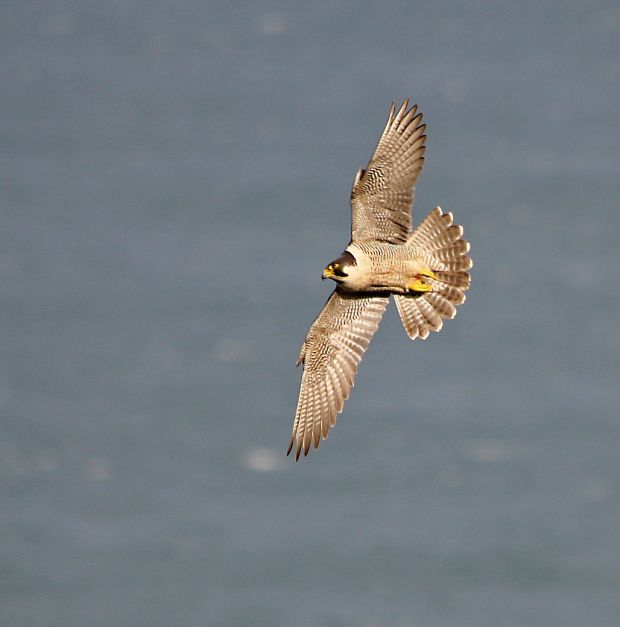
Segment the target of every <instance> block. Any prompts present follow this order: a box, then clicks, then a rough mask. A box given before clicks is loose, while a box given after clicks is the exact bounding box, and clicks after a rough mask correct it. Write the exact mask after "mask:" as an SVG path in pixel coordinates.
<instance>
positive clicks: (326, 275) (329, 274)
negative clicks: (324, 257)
mask: <svg viewBox="0 0 620 627" xmlns="http://www.w3.org/2000/svg"><path fill="white" fill-rule="evenodd" d="M333 278H334V266H332V264H331V263H330V264H329V265H328V266H327V268H325V270H323V280H325V279H333Z"/></svg>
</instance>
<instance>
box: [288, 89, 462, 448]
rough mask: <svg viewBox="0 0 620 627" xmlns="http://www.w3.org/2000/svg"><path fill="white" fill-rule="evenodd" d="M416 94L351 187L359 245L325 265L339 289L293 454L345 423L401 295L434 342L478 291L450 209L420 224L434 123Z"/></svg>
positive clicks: (307, 386) (314, 352)
mask: <svg viewBox="0 0 620 627" xmlns="http://www.w3.org/2000/svg"><path fill="white" fill-rule="evenodd" d="M408 107H409V99H408V98H407V99H405V101H404V102H403V104H402V106H401V107H400V108H399V109H398V110H396V105H395V103H392V106H391V108H390V113H389V117H388V120H387V124H386V125H385V128H384V130H383V133H382V135H381V139H379V143H378V145H377V147H376V149H375V152H374V154H373V155H372V158H371V159H370V162H369V163H368V165H367V166H366V168H362V169H360V170H358V172H357V174H356V175H355V179H354V181H353V188H352V190H351V242H350V244H349V245H348V246H347V247H346V249H345V251H344V252H343V253H342V255H340V257H338V258H337V259H336V260H334V261H332V262H331V263H330V264H329V265H328V266H327V267H326V268H325V269H324V270H323V279H331V280H332V281H334V282H335V283H336V288H335V290H334V291H333V292H332V294H331V295H330V297H329V298H328V299H327V302H326V303H325V306H324V307H323V310H322V311H321V313H320V314H319V315H318V317H317V318H316V320H315V321H314V322H313V323H312V325H311V326H310V329H309V330H308V333H307V335H306V338H305V339H304V341H303V344H302V346H301V350H300V352H299V358H298V360H297V365H300V364H303V374H302V377H301V388H300V391H299V400H298V401H297V410H296V412H295V420H294V423H293V432H292V433H291V440H290V444H289V447H288V451H287V454H290V452H291V451H292V450H293V447H295V459H299V456H300V454H301V451H302V450H303V452H304V455H307V454H308V451H309V450H310V446H311V445H312V444H313V445H314V447H315V448H318V446H319V443H320V441H321V438H322V439H325V438H327V435H328V433H329V429H330V428H331V427H333V426H334V425H335V424H336V417H337V416H338V414H339V413H340V412H341V411H342V408H343V405H344V402H345V400H346V399H347V398H348V397H349V393H350V390H351V388H352V387H353V384H354V380H355V374H356V372H357V367H358V365H359V363H360V361H361V359H362V357H363V355H364V353H365V351H366V349H367V348H368V345H369V343H370V340H371V339H372V336H373V335H374V333H375V331H376V330H377V328H378V326H379V322H380V321H381V318H382V316H383V313H384V312H385V310H386V308H387V306H388V302H389V300H390V297H391V296H392V295H393V296H394V300H395V301H396V307H397V308H398V313H399V314H400V319H401V321H402V323H403V326H404V328H405V331H406V332H407V335H408V336H409V337H410V338H411V339H412V340H415V339H416V338H418V337H420V338H422V339H426V338H427V337H428V335H429V333H430V331H439V330H441V328H442V325H443V321H444V320H445V319H450V318H454V316H455V315H456V307H457V305H460V304H462V303H463V302H465V291H466V290H467V289H468V288H469V284H470V276H469V272H468V271H469V269H470V268H471V267H472V261H471V258H470V257H469V255H468V252H469V242H467V241H466V240H464V239H463V228H462V227H461V226H458V225H456V224H453V223H452V220H453V216H452V214H451V213H444V212H443V211H442V210H441V208H440V207H436V208H435V209H433V211H431V212H430V213H429V214H428V215H427V216H426V218H425V219H424V220H423V221H422V223H421V224H420V225H419V226H418V227H417V228H416V229H415V230H412V227H411V207H412V205H413V199H414V192H415V184H416V181H417V179H418V176H419V175H420V171H421V170H422V165H423V164H424V153H425V150H426V134H425V130H426V124H422V113H420V112H419V111H418V107H417V105H413V107H411V108H408Z"/></svg>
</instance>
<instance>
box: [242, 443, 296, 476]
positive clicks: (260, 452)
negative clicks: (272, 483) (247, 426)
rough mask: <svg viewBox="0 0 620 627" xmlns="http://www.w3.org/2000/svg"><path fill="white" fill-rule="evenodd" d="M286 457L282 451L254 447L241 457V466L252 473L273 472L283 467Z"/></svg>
mask: <svg viewBox="0 0 620 627" xmlns="http://www.w3.org/2000/svg"><path fill="white" fill-rule="evenodd" d="M285 460H286V456H285V455H284V452H283V451H279V450H278V451H277V450H275V449H272V448H266V447H255V448H250V449H248V450H247V451H246V452H245V453H244V455H243V466H244V467H245V468H247V469H248V470H253V471H254V472H275V471H276V470H280V469H281V468H283V467H284V464H285Z"/></svg>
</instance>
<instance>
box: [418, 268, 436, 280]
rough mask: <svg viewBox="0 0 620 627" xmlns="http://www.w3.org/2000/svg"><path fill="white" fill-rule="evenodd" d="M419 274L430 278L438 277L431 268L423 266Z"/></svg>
mask: <svg viewBox="0 0 620 627" xmlns="http://www.w3.org/2000/svg"><path fill="white" fill-rule="evenodd" d="M418 274H419V275H420V276H425V277H428V278H429V279H436V278H437V275H436V274H435V273H434V272H433V271H432V270H431V269H430V268H422V269H421V270H420V271H419V272H418Z"/></svg>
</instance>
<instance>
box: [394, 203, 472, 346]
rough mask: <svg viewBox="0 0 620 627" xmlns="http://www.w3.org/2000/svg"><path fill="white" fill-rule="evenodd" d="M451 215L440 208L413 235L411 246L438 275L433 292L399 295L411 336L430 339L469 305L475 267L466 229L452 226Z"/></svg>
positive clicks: (400, 312) (410, 237)
mask: <svg viewBox="0 0 620 627" xmlns="http://www.w3.org/2000/svg"><path fill="white" fill-rule="evenodd" d="M452 220H453V216H452V214H451V213H443V212H442V210H441V209H440V208H439V207H436V208H435V209H433V211H431V213H430V214H429V215H428V216H426V218H425V219H424V220H423V221H422V223H421V224H420V226H419V227H418V228H417V229H416V230H415V231H414V232H413V233H412V234H411V235H410V236H409V239H408V241H407V245H409V246H415V247H417V248H419V249H420V250H422V251H423V253H424V255H425V256H427V257H428V258H430V260H431V261H432V263H431V270H433V272H434V273H435V277H436V278H434V279H430V280H429V283H430V285H431V287H432V290H431V291H430V292H424V293H422V294H416V295H400V294H399V295H396V296H395V297H394V299H395V300H396V306H397V308H398V312H399V314H400V318H401V320H402V323H403V326H404V327H405V331H406V332H407V335H408V336H409V337H410V338H411V339H412V340H414V339H415V338H416V337H421V338H422V339H426V338H427V337H428V335H429V333H430V332H431V331H439V330H441V328H442V326H443V321H444V320H450V319H452V318H454V316H455V315H456V308H457V306H458V305H461V304H463V303H464V302H465V291H466V290H467V289H468V288H469V285H470V276H469V272H467V271H468V270H469V269H470V268H471V267H472V260H471V257H469V255H468V254H467V253H469V248H470V247H469V242H467V241H466V240H464V239H463V227H461V226H459V225H456V224H452Z"/></svg>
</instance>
